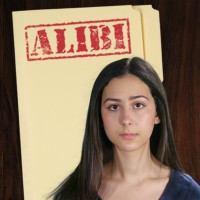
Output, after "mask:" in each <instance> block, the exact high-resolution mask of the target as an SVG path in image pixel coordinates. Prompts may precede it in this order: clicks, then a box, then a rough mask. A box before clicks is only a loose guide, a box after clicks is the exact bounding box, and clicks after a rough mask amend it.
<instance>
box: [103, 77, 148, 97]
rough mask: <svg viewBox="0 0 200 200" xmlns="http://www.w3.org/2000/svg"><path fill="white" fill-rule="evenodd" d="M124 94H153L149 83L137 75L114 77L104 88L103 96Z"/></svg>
mask: <svg viewBox="0 0 200 200" xmlns="http://www.w3.org/2000/svg"><path fill="white" fill-rule="evenodd" d="M123 94H130V95H136V94H137V95H139V94H146V95H151V92H150V89H149V87H148V85H147V84H146V83H144V82H143V81H142V80H141V79H140V78H138V77H137V76H135V75H124V76H121V77H117V78H113V79H111V81H110V82H109V83H108V85H107V86H106V87H105V88H104V90H103V96H105V95H106V96H107V95H123Z"/></svg>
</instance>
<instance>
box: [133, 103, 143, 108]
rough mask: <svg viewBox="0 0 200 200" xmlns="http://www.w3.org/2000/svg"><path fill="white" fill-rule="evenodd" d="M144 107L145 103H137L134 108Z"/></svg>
mask: <svg viewBox="0 0 200 200" xmlns="http://www.w3.org/2000/svg"><path fill="white" fill-rule="evenodd" d="M143 107H144V104H142V103H136V104H135V105H134V108H136V109H141V108H143Z"/></svg>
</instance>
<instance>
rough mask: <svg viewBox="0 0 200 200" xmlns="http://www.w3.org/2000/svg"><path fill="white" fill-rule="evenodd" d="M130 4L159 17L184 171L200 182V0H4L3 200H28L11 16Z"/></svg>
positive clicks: (0, 22) (0, 8) (0, 20)
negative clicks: (147, 6) (153, 11)
mask: <svg viewBox="0 0 200 200" xmlns="http://www.w3.org/2000/svg"><path fill="white" fill-rule="evenodd" d="M127 4H129V5H144V4H151V5H153V8H155V9H157V10H159V12H160V22H161V40H162V55H163V68H164V86H165V89H166V92H167V95H168V99H169V106H170V112H171V117H172V123H173V127H174V134H175V140H176V146H177V151H178V154H179V156H180V160H181V162H182V165H183V167H184V169H185V171H186V172H187V173H189V174H190V175H191V176H192V177H193V178H194V179H195V180H196V181H197V182H199V183H200V168H199V166H200V103H199V101H200V56H199V54H200V2H199V0H160V1H159V0H132V1H131V0H0V45H1V46H0V75H1V79H0V80H1V82H0V85H1V90H0V91H1V93H0V102H1V108H0V111H1V119H0V120H1V121H0V125H1V126H0V127H1V129H0V131H1V132H0V199H2V200H23V183H22V165H21V152H20V134H19V119H18V105H17V87H16V75H15V57H14V42H13V32H12V31H13V28H12V16H11V12H12V11H17V10H32V9H49V8H70V7H90V6H108V5H127ZM2 97H3V98H2Z"/></svg>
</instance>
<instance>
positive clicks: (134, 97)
mask: <svg viewBox="0 0 200 200" xmlns="http://www.w3.org/2000/svg"><path fill="white" fill-rule="evenodd" d="M139 98H145V99H147V100H149V98H148V97H146V96H144V95H137V96H130V97H129V100H134V99H139ZM107 101H115V102H120V101H121V100H120V99H117V98H107V99H106V100H105V101H104V103H106V102H107Z"/></svg>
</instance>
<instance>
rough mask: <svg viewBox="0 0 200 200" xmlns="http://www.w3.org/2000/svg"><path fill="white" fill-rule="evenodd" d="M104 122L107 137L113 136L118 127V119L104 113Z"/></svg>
mask: <svg viewBox="0 0 200 200" xmlns="http://www.w3.org/2000/svg"><path fill="white" fill-rule="evenodd" d="M101 116H102V121H103V127H104V130H105V132H106V134H107V135H109V134H112V133H113V132H114V131H115V129H116V125H117V119H116V116H113V115H109V114H108V113H106V112H103V111H102V115H101Z"/></svg>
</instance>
